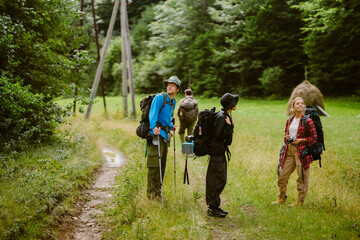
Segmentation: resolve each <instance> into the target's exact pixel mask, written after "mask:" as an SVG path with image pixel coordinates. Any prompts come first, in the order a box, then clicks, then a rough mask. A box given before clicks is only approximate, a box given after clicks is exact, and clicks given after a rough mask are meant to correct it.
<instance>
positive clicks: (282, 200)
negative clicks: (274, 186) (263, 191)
mask: <svg viewBox="0 0 360 240" xmlns="http://www.w3.org/2000/svg"><path fill="white" fill-rule="evenodd" d="M286 199H287V196H286V195H279V199H278V200H276V201H275V202H272V204H284V203H286Z"/></svg>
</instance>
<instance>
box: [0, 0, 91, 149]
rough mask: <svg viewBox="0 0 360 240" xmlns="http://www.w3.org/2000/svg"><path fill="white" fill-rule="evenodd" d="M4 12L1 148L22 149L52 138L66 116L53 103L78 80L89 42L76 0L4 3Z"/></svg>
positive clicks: (0, 33) (0, 46) (0, 8)
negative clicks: (28, 143)
mask: <svg viewBox="0 0 360 240" xmlns="http://www.w3.org/2000/svg"><path fill="white" fill-rule="evenodd" d="M0 12H1V15H0V23H1V24H0V65H1V69H0V74H1V88H2V89H3V90H4V91H2V92H1V103H0V104H1V105H2V119H1V120H2V122H1V134H4V137H5V138H4V139H2V145H3V146H1V147H4V141H5V142H7V143H6V148H10V147H12V145H14V144H15V142H16V141H18V140H21V141H20V142H19V144H15V146H17V147H20V146H22V145H23V144H24V141H25V140H36V141H40V140H42V139H44V138H45V137H46V136H48V135H49V134H51V132H52V130H53V129H54V126H55V124H56V122H57V120H59V116H60V115H61V114H63V111H62V110H61V109H60V108H58V107H56V106H55V105H54V104H53V99H54V98H55V97H57V96H60V95H61V94H63V92H64V91H63V90H64V86H66V84H67V83H71V82H72V80H73V79H76V78H77V76H75V75H76V74H75V72H74V71H75V70H76V69H78V65H79V64H80V58H79V56H85V52H84V51H82V52H81V51H80V52H81V53H80V52H79V51H77V49H80V48H81V47H84V46H85V44H86V41H87V37H86V34H82V33H83V32H82V31H83V29H81V28H78V27H77V26H74V23H76V20H77V17H79V15H78V13H77V12H78V11H77V9H76V4H75V3H74V1H72V0H66V1H62V0H61V1H60V0H54V1H45V0H33V1H24V0H14V1H6V2H3V3H1V4H0ZM76 25H77V24H76ZM77 53H80V54H77ZM7 84H9V86H6V85H7ZM12 90H14V91H15V92H12ZM15 94H19V95H16V98H15V99H14V97H15ZM10 99H14V101H11V100H10ZM26 100H28V101H26ZM12 117H13V118H12ZM5 127H6V128H5ZM5 129H6V130H5ZM1 150H2V149H0V151H1Z"/></svg>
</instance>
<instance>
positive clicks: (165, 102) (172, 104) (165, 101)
mask: <svg viewBox="0 0 360 240" xmlns="http://www.w3.org/2000/svg"><path fill="white" fill-rule="evenodd" d="M161 95H163V97H164V104H163V105H162V107H161V108H160V111H159V113H160V112H161V110H162V109H163V108H164V107H165V105H166V104H169V105H170V106H171V108H173V107H174V105H175V104H174V103H172V102H171V103H168V102H167V100H166V95H165V93H162V94H161ZM173 115H174V112H173Z"/></svg>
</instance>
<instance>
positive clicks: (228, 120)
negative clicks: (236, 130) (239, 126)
mask: <svg viewBox="0 0 360 240" xmlns="http://www.w3.org/2000/svg"><path fill="white" fill-rule="evenodd" d="M225 122H226V123H227V124H229V125H231V121H230V118H229V117H228V116H226V118H225Z"/></svg>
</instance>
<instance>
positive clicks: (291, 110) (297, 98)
mask: <svg viewBox="0 0 360 240" xmlns="http://www.w3.org/2000/svg"><path fill="white" fill-rule="evenodd" d="M300 99H301V100H302V101H303V102H304V99H303V98H302V97H296V98H294V100H292V102H291V108H290V112H291V113H292V114H295V110H294V104H295V102H296V101H297V100H300ZM304 111H305V108H304V110H303V112H304Z"/></svg>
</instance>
